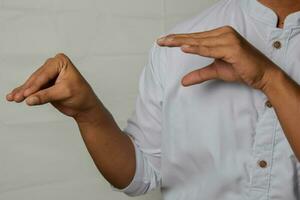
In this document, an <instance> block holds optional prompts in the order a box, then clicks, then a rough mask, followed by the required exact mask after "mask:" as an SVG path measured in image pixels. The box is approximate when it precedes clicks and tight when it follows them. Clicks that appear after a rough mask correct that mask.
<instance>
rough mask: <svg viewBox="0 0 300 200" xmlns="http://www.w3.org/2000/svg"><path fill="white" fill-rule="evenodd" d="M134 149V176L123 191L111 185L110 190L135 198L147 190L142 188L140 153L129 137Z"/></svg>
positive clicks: (142, 170) (141, 158)
mask: <svg viewBox="0 0 300 200" xmlns="http://www.w3.org/2000/svg"><path fill="white" fill-rule="evenodd" d="M130 139H131V141H132V143H133V145H134V149H135V156H136V169H135V175H134V177H133V179H132V181H131V183H130V184H129V185H128V186H127V187H126V188H123V189H118V188H115V187H114V186H113V185H111V187H112V189H113V190H114V191H117V192H123V193H125V194H127V195H128V196H137V195H140V194H144V193H145V192H146V191H147V190H148V188H147V187H143V185H145V183H144V181H143V174H144V162H143V155H142V152H141V151H140V150H139V149H138V148H137V146H136V144H135V142H134V141H133V140H132V138H131V137H130Z"/></svg>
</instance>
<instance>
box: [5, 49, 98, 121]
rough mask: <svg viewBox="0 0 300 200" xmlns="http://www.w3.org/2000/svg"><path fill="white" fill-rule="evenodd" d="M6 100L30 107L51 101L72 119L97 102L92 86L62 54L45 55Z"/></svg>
mask: <svg viewBox="0 0 300 200" xmlns="http://www.w3.org/2000/svg"><path fill="white" fill-rule="evenodd" d="M6 99H7V100H8V101H14V102H18V103H19V102H22V101H24V100H25V101H26V103H27V104H28V105H30V106H35V105H42V104H46V103H51V104H52V105H53V106H54V107H56V108H57V109H58V110H59V111H60V112H62V113H63V114H65V115H68V116H71V117H74V118H77V117H79V115H82V114H83V113H86V112H89V111H91V110H93V109H94V108H95V107H97V106H98V104H99V100H98V98H97V97H96V95H95V94H94V92H93V90H92V88H91V87H90V86H89V84H88V83H87V81H86V80H85V79H84V78H83V76H82V75H81V74H80V73H79V71H78V70H77V69H76V67H75V66H74V65H73V63H72V62H71V60H70V59H69V58H68V57H67V56H66V55H64V54H58V55H56V56H55V57H53V58H49V59H48V60H47V61H46V62H45V63H44V64H43V65H42V66H41V67H40V68H39V69H38V70H37V71H36V72H34V73H33V74H32V75H31V76H30V77H29V78H28V80H27V81H26V82H25V83H24V84H23V85H21V86H19V87H17V88H15V89H14V90H12V91H11V92H10V93H9V94H8V95H7V96H6Z"/></svg>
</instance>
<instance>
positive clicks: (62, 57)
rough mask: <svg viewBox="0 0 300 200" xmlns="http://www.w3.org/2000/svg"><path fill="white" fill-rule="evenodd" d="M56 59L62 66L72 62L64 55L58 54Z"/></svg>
mask: <svg viewBox="0 0 300 200" xmlns="http://www.w3.org/2000/svg"><path fill="white" fill-rule="evenodd" d="M54 58H55V60H56V61H57V62H58V64H59V65H61V66H65V65H67V64H68V63H69V61H70V59H69V57H68V56H67V55H66V54H64V53H58V54H56V56H55V57H54Z"/></svg>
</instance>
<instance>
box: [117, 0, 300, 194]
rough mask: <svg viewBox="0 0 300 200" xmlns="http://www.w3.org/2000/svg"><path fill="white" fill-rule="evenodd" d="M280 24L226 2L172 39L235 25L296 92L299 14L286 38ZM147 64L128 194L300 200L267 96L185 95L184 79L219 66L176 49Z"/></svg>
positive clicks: (191, 90)
mask: <svg viewBox="0 0 300 200" xmlns="http://www.w3.org/2000/svg"><path fill="white" fill-rule="evenodd" d="M276 24H277V16H276V15H275V13H274V12H273V11H272V10H271V9H269V8H267V7H266V6H264V5H262V4H261V3H259V2H258V1H256V0H222V1H220V2H218V3H217V4H216V5H214V6H213V7H212V8H210V9H208V10H207V11H206V12H204V13H202V14H201V15H199V16H197V17H195V18H193V19H191V20H188V21H186V22H184V23H182V24H180V25H178V26H177V27H176V28H175V29H174V30H172V31H171V33H188V32H199V31H205V30H210V29H214V28H217V27H221V26H225V25H230V26H232V27H234V28H235V29H236V30H237V31H238V32H239V33H240V34H241V35H243V36H244V37H245V38H247V40H248V41H249V42H250V43H252V44H253V45H254V46H255V47H257V48H258V49H259V50H260V51H262V52H263V53H264V54H265V55H267V56H268V57H269V58H270V59H272V60H273V61H274V62H275V63H277V64H278V65H279V66H280V67H281V68H282V69H283V70H284V71H286V72H287V73H288V74H289V75H290V76H291V77H292V78H293V79H294V80H295V81H297V82H298V83H299V82H300V48H299V46H300V35H299V32H300V12H298V13H294V14H291V15H289V16H288V17H287V19H286V21H285V26H284V28H283V29H279V28H276ZM275 41H280V42H281V43H282V47H281V48H280V49H276V48H274V47H273V43H274V42H275ZM149 60H150V61H149V64H148V65H147V66H146V67H145V68H144V71H143V72H142V75H141V78H140V85H139V96H138V98H137V103H136V111H135V112H134V114H133V116H132V117H131V118H130V119H129V120H128V126H127V127H126V128H125V129H124V131H125V132H126V133H128V134H129V135H130V136H131V137H132V138H133V141H134V143H135V145H136V152H137V154H136V155H137V170H136V175H135V177H134V179H133V181H132V183H131V184H130V185H129V186H128V187H127V188H125V189H124V190H121V191H123V192H125V193H126V194H128V195H140V194H143V193H146V192H147V191H149V190H151V189H153V188H156V187H161V190H162V194H163V196H164V199H166V200H176V199H180V200H187V199H188V200H202V199H203V200H235V199H237V200H241V199H251V200H266V199H271V200H275V199H288V200H296V199H299V198H300V196H299V190H300V187H299V185H298V183H299V182H300V173H299V172H300V170H299V168H300V163H299V162H298V161H297V159H296V157H295V155H294V153H293V151H292V150H291V147H290V145H289V143H288V141H287V139H286V137H285V135H284V132H283V130H282V128H281V126H280V124H279V121H278V119H277V116H276V114H275V112H274V109H273V108H269V107H267V106H266V105H265V102H266V101H267V99H266V96H265V95H264V94H263V93H262V92H261V91H258V90H254V89H252V88H250V87H247V86H245V85H242V84H238V83H225V82H222V81H218V80H212V81H208V82H205V83H203V84H200V85H196V86H192V87H188V88H185V87H183V86H182V85H181V83H180V80H181V78H182V77H183V76H184V75H185V74H187V73H188V72H190V71H192V70H195V69H197V68H200V67H204V66H206V65H208V64H210V63H211V62H212V59H208V58H204V57H200V56H196V55H188V54H184V53H183V52H182V51H181V50H180V49H179V48H160V47H158V46H156V45H155V46H154V48H153V49H152V51H151V54H150V59H149ZM287 103H288V102H287ZM261 160H264V161H266V162H267V167H266V168H261V167H260V166H259V165H258V162H259V161H261Z"/></svg>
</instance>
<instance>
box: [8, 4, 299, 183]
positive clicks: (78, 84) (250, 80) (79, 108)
mask: <svg viewBox="0 0 300 200" xmlns="http://www.w3.org/2000/svg"><path fill="white" fill-rule="evenodd" d="M261 3H263V4H265V5H267V6H269V7H270V8H272V9H273V10H274V11H275V12H276V13H277V14H278V15H279V21H280V19H284V18H285V17H286V16H287V15H288V14H290V13H292V12H294V11H295V9H296V8H297V10H300V8H298V7H299V6H298V5H299V1H295V0H294V1H293V0H285V1H280V0H274V1H271V0H268V1H261ZM281 5H282V6H281ZM283 8H284V9H283ZM278 26H279V27H281V26H280V23H279V24H278ZM157 43H158V44H159V45H160V46H162V47H180V48H181V49H182V51H183V52H185V53H190V54H196V55H200V56H206V57H211V58H214V59H215V62H213V63H212V64H211V65H209V66H207V67H204V68H201V69H199V70H196V71H193V72H191V73H189V74H187V75H186V76H185V77H184V78H183V79H182V84H183V85H184V86H191V85H194V84H201V83H202V82H204V81H208V80H212V79H221V80H224V81H228V82H240V83H241V84H246V85H248V86H249V87H252V88H255V89H258V90H261V91H263V92H264V93H265V94H266V96H267V97H268V98H269V100H270V102H271V103H272V105H273V107H274V109H275V111H276V113H277V116H278V119H279V121H280V123H281V125H282V127H283V130H284V132H285V134H286V137H287V138H288V140H289V142H290V144H291V147H292V148H293V150H294V152H295V155H296V156H297V157H298V159H299V158H300V135H299V133H298V124H299V120H298V119H299V118H300V87H299V85H298V84H297V83H296V82H295V81H293V80H292V79H291V78H290V77H289V76H288V75H287V74H285V73H284V72H283V71H282V70H281V69H280V68H279V67H278V66H276V65H275V64H274V63H273V62H272V61H270V60H269V59H268V58H267V57H266V56H264V55H263V54H262V53H261V52H259V51H258V50H257V49H256V48H255V47H253V46H252V45H251V44H250V43H248V42H247V40H246V39H244V38H243V37H242V36H241V35H239V34H238V33H237V32H236V31H235V30H234V29H233V28H231V27H228V26H226V27H221V28H218V29H215V30H211V31H207V32H201V33H191V34H178V35H169V36H166V37H164V38H160V39H159V40H158V41H157ZM224 84H225V83H224ZM6 98H7V100H8V101H11V102H22V101H24V100H25V101H26V103H27V104H28V105H29V106H36V105H43V104H46V103H51V104H52V105H53V106H54V107H55V108H56V109H58V110H59V111H60V112H62V113H63V114H65V115H67V116H70V117H72V118H73V119H74V120H75V121H76V123H77V124H78V127H79V129H80V132H81V135H82V138H83V140H84V142H85V144H86V146H87V149H88V151H89V152H90V154H91V156H92V158H93V160H94V162H95V164H96V166H97V167H98V169H99V171H100V172H101V173H102V175H103V176H104V177H105V178H106V179H107V180H108V181H109V182H110V183H111V184H112V185H114V186H115V187H117V188H125V187H126V186H128V184H129V183H130V182H131V180H132V179H133V177H134V174H135V168H136V164H135V163H136V161H135V152H134V146H133V143H132V142H131V140H130V138H129V137H128V136H127V135H125V134H124V133H123V132H122V131H121V130H120V128H119V127H118V126H117V124H116V122H115V121H114V119H113V116H112V115H111V114H110V113H109V111H108V110H107V109H106V108H105V107H104V105H103V104H102V103H101V101H100V100H99V99H98V97H97V96H96V95H95V93H94V92H93V90H92V88H91V87H90V86H89V84H88V83H87V81H86V80H85V79H84V78H83V77H82V75H81V74H80V73H79V71H78V70H77V69H76V67H75V66H74V65H73V63H72V62H71V60H70V59H69V58H68V57H67V56H66V55H64V54H58V55H56V56H55V57H53V58H50V59H48V60H47V61H46V62H45V64H44V65H42V67H40V68H39V69H38V70H37V71H36V72H35V73H33V74H32V75H31V76H30V77H29V79H28V80H27V81H26V82H25V83H24V84H23V85H21V86H20V87H18V88H16V89H14V90H13V91H12V92H10V93H9V94H8V95H7V96H6Z"/></svg>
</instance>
